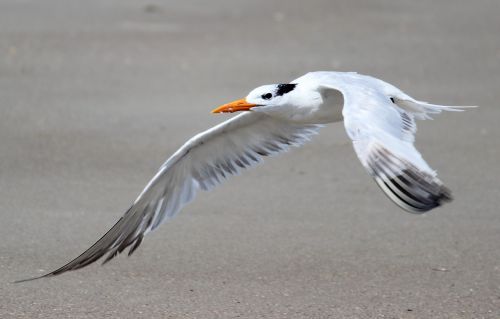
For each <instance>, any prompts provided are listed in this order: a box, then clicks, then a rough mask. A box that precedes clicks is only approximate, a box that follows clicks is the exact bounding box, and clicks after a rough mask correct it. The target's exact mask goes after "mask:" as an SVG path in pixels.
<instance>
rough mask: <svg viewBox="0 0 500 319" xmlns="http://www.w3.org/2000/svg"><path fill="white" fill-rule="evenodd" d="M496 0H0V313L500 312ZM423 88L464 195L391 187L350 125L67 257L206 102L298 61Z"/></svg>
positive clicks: (439, 157)
mask: <svg viewBox="0 0 500 319" xmlns="http://www.w3.org/2000/svg"><path fill="white" fill-rule="evenodd" d="M499 16H500V2H499V1H497V0H478V1H465V0H463V1H462V0H460V1H451V0H450V1H430V0H423V1H410V0H401V1H390V0H377V1H372V0H356V1H326V0H324V1H320V0H314V1H285V0H282V1H263V0H256V1H241V0H236V1H234V0H232V1H223V0H212V1H201V0H199V1H155V0H148V1H138V0H133V1H132V0H120V1H118V0H115V1H112V0H104V1H85V2H82V1H63V0H59V1H57V0H46V1H35V0H31V1H30V0H16V1H14V0H1V1H0V198H1V200H0V217H1V220H2V222H1V223H0V239H1V240H0V270H1V271H0V300H1V302H0V317H1V318H89V317H95V318H103V317H116V318H138V317H143V318H237V317H238V318H500V262H499V261H500V245H499V243H500V214H499V208H498V204H497V200H498V196H499V193H500V186H499V182H500V169H499V166H498V162H499V159H500V142H499V138H500V126H499V125H498V121H499V119H500V111H499V107H498V104H499V101H500V63H499V62H500V19H499ZM316 70H332V71H333V70H336V71H357V72H359V73H364V74H369V75H373V76H376V77H379V78H382V79H384V80H386V81H388V82H390V83H392V84H394V85H396V86H398V87H400V88H401V89H402V90H404V91H405V92H406V93H408V94H410V95H412V96H413V97H415V98H417V99H421V100H427V101H431V102H434V103H437V104H449V105H454V104H457V105H480V106H481V107H480V108H479V109H475V110H470V111H467V112H464V113H447V114H442V115H439V116H437V118H436V120H435V121H426V122H419V123H418V124H419V132H418V135H417V146H418V147H419V149H420V150H421V152H422V153H423V155H424V157H425V158H426V159H427V160H428V162H429V163H430V165H431V166H432V167H433V168H434V169H436V170H437V171H438V172H439V174H440V177H441V179H442V180H443V181H444V182H445V183H446V184H447V185H448V186H449V187H450V188H451V189H452V191H453V194H454V197H455V200H454V201H453V202H452V203H450V204H448V205H445V206H444V207H443V208H439V209H436V210H434V211H432V212H431V213H429V214H426V215H423V216H415V215H410V214H407V213H405V212H402V211H401V210H400V209H399V208H397V207H396V206H395V205H393V204H392V203H391V202H390V201H388V200H387V199H386V198H385V196H384V195H383V194H382V193H381V192H380V191H379V190H378V188H377V186H376V185H375V183H373V182H372V181H371V179H370V178H369V177H368V176H367V174H366V173H365V172H364V170H363V168H362V166H361V165H360V163H359V162H358V160H357V158H356V156H355V154H354V152H353V150H352V146H351V143H350V141H349V140H348V138H347V137H346V134H345V132H344V128H343V125H342V123H337V124H334V125H329V126H328V127H326V128H325V129H323V130H322V132H321V135H320V136H317V137H316V138H315V139H314V140H313V142H311V143H309V144H307V145H306V146H305V147H303V148H301V149H296V150H294V151H293V152H291V153H290V154H286V155H283V156H280V157H277V158H273V159H270V160H268V161H266V164H265V165H263V166H262V167H259V168H258V169H254V170H252V171H249V172H247V173H246V174H245V175H244V176H241V177H235V178H232V179H231V180H230V181H229V182H228V183H226V184H224V185H223V186H222V187H220V188H218V189H216V190H215V191H214V192H211V193H203V194H199V196H198V198H197V200H196V201H195V202H193V203H192V204H190V205H189V206H187V207H186V208H185V209H184V210H183V212H182V213H181V214H180V215H179V216H178V217H177V218H176V219H175V220H173V221H172V222H171V223H169V224H167V225H164V226H162V227H161V228H160V230H159V231H158V232H155V233H153V234H151V235H150V236H148V238H147V239H146V240H145V242H144V243H143V245H142V246H141V248H140V249H139V250H138V251H137V252H136V253H135V254H134V255H133V256H132V257H131V258H126V257H125V256H120V257H119V258H116V259H115V260H113V262H111V263H110V264H108V265H106V267H100V266H98V265H97V264H96V265H92V266H90V267H87V268H85V269H83V270H80V271H77V272H72V273H68V274H65V275H62V276H60V277H56V278H52V279H50V280H40V281H35V282H29V283H24V284H18V285H14V284H11V282H12V281H13V280H16V279H21V278H26V277H29V276H32V275H37V274H42V273H44V272H47V271H50V270H53V269H55V268H57V267H59V266H61V265H62V264H64V263H65V262H67V261H69V260H70V259H72V258H74V257H76V256H77V255H78V254H79V253H81V252H82V251H83V250H84V249H86V248H88V247H89V246H90V245H91V244H92V243H93V242H94V241H95V240H96V239H98V238H99V237H100V236H101V235H102V234H103V233H104V232H105V231H106V230H107V229H108V228H109V227H111V226H112V225H113V224H114V222H115V221H116V220H117V219H118V218H119V217H120V216H121V215H122V214H123V212H124V211H125V210H126V209H127V208H128V206H129V205H130V204H131V202H132V201H133V200H134V199H135V197H136V196H137V194H138V193H139V192H140V191H141V190H142V188H143V187H144V186H145V184H146V183H147V181H148V180H149V179H150V178H151V177H152V176H153V174H154V173H155V172H156V169H157V168H158V167H159V166H160V165H161V164H162V162H163V161H164V160H165V159H166V158H167V157H168V156H169V155H170V154H172V153H173V152H174V151H175V150H176V149H177V148H178V147H179V146H180V145H182V143H183V142H184V141H186V140H187V139H188V138H189V137H191V136H192V135H194V134H195V133H197V132H200V131H202V130H204V129H207V128H209V127H211V126H212V125H214V124H216V123H219V122H221V121H222V120H224V119H226V118H228V115H217V116H216V115H213V114H210V110H211V109H212V108H214V107H215V106H218V105H220V104H222V103H225V102H228V101H231V100H234V99H237V98H241V97H243V96H245V95H246V94H247V93H248V92H249V91H250V90H251V89H253V88H254V87H257V86H259V85H262V84H269V83H282V82H288V81H291V80H293V79H295V78H297V77H299V76H301V75H302V74H304V73H306V72H308V71H316Z"/></svg>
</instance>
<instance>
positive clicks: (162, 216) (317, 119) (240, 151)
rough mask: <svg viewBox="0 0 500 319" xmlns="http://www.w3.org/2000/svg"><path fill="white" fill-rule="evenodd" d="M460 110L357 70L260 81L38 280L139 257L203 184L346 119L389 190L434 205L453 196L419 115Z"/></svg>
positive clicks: (422, 206)
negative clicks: (419, 135) (430, 155)
mask: <svg viewBox="0 0 500 319" xmlns="http://www.w3.org/2000/svg"><path fill="white" fill-rule="evenodd" d="M460 108H464V107H448V106H440V105H433V104H428V103H425V102H421V101H417V100H415V99H413V98H411V97H410V96H408V95H406V94H405V93H403V92H402V91H401V90H399V89H397V88H396V87H394V86H392V85H390V84H388V83H386V82H384V81H381V80H379V79H376V78H373V77H370V76H365V75H360V74H357V73H343V72H311V73H307V74H306V75H304V76H302V77H300V78H298V79H296V80H294V81H292V82H290V83H287V84H275V85H265V86H261V87H259V88H256V89H255V90H253V91H252V92H250V94H249V95H248V96H247V97H246V98H245V99H241V100H237V101H234V102H232V103H228V104H225V105H223V106H221V107H219V108H217V109H215V110H214V111H213V112H214V113H219V112H235V111H243V113H242V114H239V115H237V116H235V117H233V118H231V119H229V120H227V121H225V122H223V123H221V124H219V125H217V126H215V127H213V128H211V129H209V130H207V131H205V132H202V133H200V134H198V135H196V136H194V137H193V138H191V139H190V140H189V141H187V142H186V143H185V144H184V145H183V146H182V147H181V148H180V149H179V150H178V151H177V152H175V154H173V155H172V156H171V157H170V158H169V159H168V160H167V161H166V162H165V163H164V164H163V165H162V166H161V168H160V170H159V171H158V173H157V174H156V175H155V176H154V177H153V179H152V180H151V181H150V182H149V183H148V185H147V186H146V187H145V188H144V190H143V191H142V193H141V194H140V195H139V197H138V198H137V199H136V200H135V202H134V203H133V205H132V206H131V207H130V209H129V210H128V211H127V212H126V213H125V214H124V215H123V217H121V218H120V220H119V221H118V222H117V223H116V224H115V225H114V226H113V227H112V228H111V229H110V230H109V231H108V232H107V233H106V234H105V235H104V236H103V237H102V238H101V239H99V240H98V241H97V242H96V243H95V244H94V245H93V246H92V247H90V248H89V249H88V250H86V251H85V252H84V253H83V254H81V255H80V256H78V257H77V258H75V259H74V260H72V261H70V262H69V263H68V264H66V265H65V266H63V267H61V268H59V269H57V270H55V271H53V272H50V273H48V274H46V275H44V276H41V277H37V278H42V277H49V276H54V275H58V274H61V273H63V272H66V271H70V270H75V269H79V268H82V267H84V266H86V265H88V264H90V263H93V262H94V261H96V260H98V259H100V258H101V257H103V256H105V255H107V256H106V259H105V261H104V262H107V261H108V260H110V259H112V258H113V257H114V256H116V255H117V254H118V253H121V252H122V251H123V250H124V249H125V248H127V247H129V246H130V249H129V255H130V254H131V253H132V252H133V251H134V250H135V249H136V248H137V247H138V246H139V245H140V243H141V241H142V239H143V237H144V235H146V234H147V233H148V232H150V231H152V230H154V229H155V228H156V227H158V226H159V225H160V224H161V223H163V222H164V221H166V220H168V219H170V218H172V217H174V216H175V215H176V214H177V213H178V212H179V210H180V209H181V208H182V207H183V206H184V205H186V204H187V203H189V202H190V201H191V200H192V199H193V198H194V196H195V195H196V193H197V191H198V190H200V189H201V190H210V189H212V188H213V187H214V186H216V185H218V184H219V183H221V182H222V181H223V180H225V179H226V178H227V177H229V176H230V175H235V174H239V173H240V172H241V171H242V170H243V169H245V168H248V167H250V166H253V165H254V164H257V163H259V162H261V161H262V159H263V158H264V157H265V156H271V155H275V154H278V153H281V152H285V151H287V150H288V149H289V148H290V147H291V146H300V145H302V144H303V143H304V142H306V141H307V140H309V139H310V137H311V136H312V135H314V134H316V133H317V131H318V129H319V128H320V127H321V125H322V124H325V123H330V122H337V121H341V120H342V119H343V120H344V125H345V128H346V131H347V134H348V135H349V137H350V138H351V139H352V141H353V145H354V149H355V151H356V154H357V155H358V158H359V159H360V161H361V163H362V164H363V166H364V167H365V169H366V170H367V171H368V173H369V174H370V175H371V176H372V177H373V178H374V179H375V181H376V182H377V184H378V185H379V186H380V187H381V189H382V190H383V191H384V192H385V193H386V194H387V196H388V197H389V198H390V199H391V200H392V201H394V202H395V203H396V204H397V205H399V206H400V207H401V208H403V209H405V210H407V211H409V212H412V213H423V212H426V211H428V210H430V209H432V208H435V207H437V206H439V205H441V204H442V203H443V202H445V201H448V200H450V199H451V195H450V192H449V191H448V190H447V189H446V188H445V187H444V186H443V184H442V183H441V181H440V180H439V179H438V178H437V177H436V173H435V171H433V170H432V169H431V168H430V167H429V165H428V164H427V163H426V162H425V161H424V159H423V158H422V156H421V155H420V153H419V152H418V151H417V150H416V149H415V147H414V145H413V141H414V134H415V132H416V124H415V119H427V118H429V116H430V115H431V114H435V113H440V112H441V111H443V110H446V111H457V110H460ZM33 279H36V278H33ZM28 280H30V279H28Z"/></svg>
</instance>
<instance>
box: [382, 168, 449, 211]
mask: <svg viewBox="0 0 500 319" xmlns="http://www.w3.org/2000/svg"><path fill="white" fill-rule="evenodd" d="M405 178H407V175H399V176H396V177H394V178H381V177H378V176H376V177H375V180H376V182H377V184H378V185H379V186H380V188H381V189H382V190H383V191H384V193H385V194H386V195H387V196H388V197H389V198H390V199H391V200H392V201H393V202H394V203H395V204H396V205H398V206H399V207H400V208H402V209H404V210H405V211H407V212H409V213H412V214H424V213H426V212H428V211H430V210H432V209H434V208H437V207H439V206H442V205H443V204H445V203H448V202H451V201H452V200H453V197H452V195H451V191H450V190H449V189H448V188H447V187H446V186H444V185H443V184H440V183H438V182H433V183H432V184H431V183H417V184H414V185H411V186H412V187H411V188H408V187H406V188H405V187H404V186H402V185H404V184H403V182H402V181H404V180H405ZM407 186H408V185H407ZM431 186H432V187H431Z"/></svg>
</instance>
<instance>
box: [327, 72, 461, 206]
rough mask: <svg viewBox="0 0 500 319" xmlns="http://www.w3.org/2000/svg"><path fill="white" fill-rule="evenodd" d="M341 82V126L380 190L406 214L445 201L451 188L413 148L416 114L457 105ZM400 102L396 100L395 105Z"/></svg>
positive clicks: (361, 80)
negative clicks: (426, 100)
mask: <svg viewBox="0 0 500 319" xmlns="http://www.w3.org/2000/svg"><path fill="white" fill-rule="evenodd" d="M351 85H352V86H348V85H346V86H345V87H340V88H336V87H332V89H338V90H339V91H341V92H342V93H343V95H344V101H345V103H344V108H343V112H342V114H343V116H344V125H345V128H346V131H347V133H348V135H349V137H350V138H351V139H352V141H353V145H354V149H355V151H356V154H357V156H358V158H359V160H360V161H361V163H362V164H363V166H364V167H365V169H366V170H367V171H368V173H369V174H370V175H371V176H372V177H373V178H374V179H375V181H376V182H377V184H378V185H379V186H380V188H381V189H382V190H383V191H384V193H385V194H386V195H387V196H388V197H389V198H390V199H391V200H392V201H393V202H394V203H395V204H397V205H398V206H400V207H401V208H403V209H404V210H406V211H408V212H411V213H418V214H420V213H424V212H427V211H429V210H431V209H433V208H435V207H438V206H440V205H442V204H443V203H444V202H447V201H450V200H451V199H452V198H451V194H450V191H449V190H448V189H447V188H446V187H445V186H444V185H443V183H442V182H441V181H440V180H439V179H438V178H437V175H436V172H435V171H434V170H432V169H431V168H430V167H429V165H428V164H427V163H426V162H425V160H424V159H423V158H422V156H421V155H420V153H419V152H418V151H417V149H416V148H415V146H414V145H413V142H414V135H415V132H416V130H417V126H416V124H415V118H416V117H417V118H419V119H425V118H428V117H429V116H428V114H432V113H439V112H440V111H442V110H450V111H456V110H457V109H456V108H450V107H446V106H438V105H432V104H427V103H423V102H419V101H416V100H413V99H412V98H411V97H409V96H407V95H406V94H404V93H403V92H401V91H399V90H398V89H396V88H395V87H393V86H391V85H389V84H386V83H385V82H382V81H380V80H376V79H374V78H369V77H358V76H357V75H356V78H355V80H354V81H353V82H352V84H351ZM400 104H401V105H400Z"/></svg>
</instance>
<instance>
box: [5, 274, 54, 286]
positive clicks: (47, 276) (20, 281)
mask: <svg viewBox="0 0 500 319" xmlns="http://www.w3.org/2000/svg"><path fill="white" fill-rule="evenodd" d="M53 276H54V274H53V273H48V274H45V275H41V276H37V277H31V278H26V279H20V280H16V281H13V282H12V283H13V284H21V283H23V282H28V281H34V280H38V279H42V278H49V277H53Z"/></svg>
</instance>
